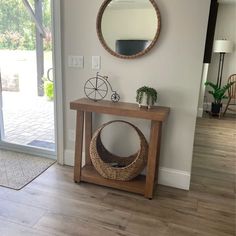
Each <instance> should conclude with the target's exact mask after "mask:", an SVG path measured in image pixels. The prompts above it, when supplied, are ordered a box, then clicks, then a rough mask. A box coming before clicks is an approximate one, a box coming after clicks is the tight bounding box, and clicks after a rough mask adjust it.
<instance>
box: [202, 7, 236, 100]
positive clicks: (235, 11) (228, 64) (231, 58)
mask: <svg viewBox="0 0 236 236" xmlns="http://www.w3.org/2000/svg"><path fill="white" fill-rule="evenodd" d="M235 22H236V4H219V10H218V16H217V22H216V31H215V39H227V40H230V41H233V42H234V45H235V47H234V52H233V53H231V54H226V55H225V62H224V70H223V77H222V84H225V83H227V79H228V77H229V76H230V75H231V74H235V73H236V51H235V48H236V28H235V24H236V23H235ZM218 63H219V53H213V55H212V61H211V64H210V66H209V74H208V79H207V80H209V81H213V82H216V81H217V73H218ZM206 95H207V98H208V99H207V100H208V101H211V96H209V95H208V93H207V92H206Z"/></svg>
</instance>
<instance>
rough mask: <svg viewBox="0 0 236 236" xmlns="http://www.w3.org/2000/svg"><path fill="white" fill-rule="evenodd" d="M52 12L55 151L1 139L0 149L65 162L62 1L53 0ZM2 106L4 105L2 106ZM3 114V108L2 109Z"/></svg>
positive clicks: (60, 162)
mask: <svg viewBox="0 0 236 236" xmlns="http://www.w3.org/2000/svg"><path fill="white" fill-rule="evenodd" d="M51 14H52V41H53V49H52V61H53V68H54V70H53V73H54V75H53V76H54V77H53V78H55V79H54V94H55V99H54V130H55V131H54V132H55V152H52V151H49V150H44V149H39V148H34V147H29V146H22V145H18V144H14V143H8V142H5V141H2V140H0V149H6V150H11V151H17V152H22V153H27V154H32V155H40V156H43V157H48V158H53V159H56V160H57V162H58V163H59V164H62V165H63V164H64V137H63V130H64V120H63V87H62V54H61V1H58V0H52V1H51ZM1 108H2V106H1ZM0 113H1V114H0V116H1V115H2V110H1V111H0Z"/></svg>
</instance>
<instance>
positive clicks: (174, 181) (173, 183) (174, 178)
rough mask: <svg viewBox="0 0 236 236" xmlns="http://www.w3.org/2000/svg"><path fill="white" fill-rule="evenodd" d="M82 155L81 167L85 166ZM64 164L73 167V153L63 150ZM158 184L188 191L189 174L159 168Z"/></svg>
mask: <svg viewBox="0 0 236 236" xmlns="http://www.w3.org/2000/svg"><path fill="white" fill-rule="evenodd" d="M84 156H85V155H84V153H83V161H82V165H84V164H85V161H84V160H85V158H84ZM64 164H65V165H68V166H74V151H72V150H65V155H64ZM158 183H159V184H161V185H165V186H169V187H174V188H179V189H184V190H189V186H190V173H189V172H186V171H180V170H175V169H170V168H165V167H160V169H159V178H158Z"/></svg>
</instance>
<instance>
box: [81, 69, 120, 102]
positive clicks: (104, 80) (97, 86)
mask: <svg viewBox="0 0 236 236" xmlns="http://www.w3.org/2000/svg"><path fill="white" fill-rule="evenodd" d="M108 86H109V88H110V90H111V92H112V95H111V101H113V102H118V101H119V100H120V95H119V94H118V93H117V92H116V91H115V90H113V88H112V86H111V84H110V82H109V81H108V76H102V75H99V73H98V72H97V74H96V76H95V77H92V78H90V79H88V80H87V81H86V83H85V85H84V93H85V95H86V96H87V98H89V99H91V100H93V101H99V100H102V99H104V98H105V97H106V95H107V93H108Z"/></svg>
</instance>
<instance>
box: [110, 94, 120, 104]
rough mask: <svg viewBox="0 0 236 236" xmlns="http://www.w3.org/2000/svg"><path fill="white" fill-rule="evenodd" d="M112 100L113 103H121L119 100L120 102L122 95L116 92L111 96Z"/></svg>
mask: <svg viewBox="0 0 236 236" xmlns="http://www.w3.org/2000/svg"><path fill="white" fill-rule="evenodd" d="M111 100H112V102H119V100H120V95H119V94H118V93H117V92H114V93H113V94H112V95H111Z"/></svg>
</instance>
